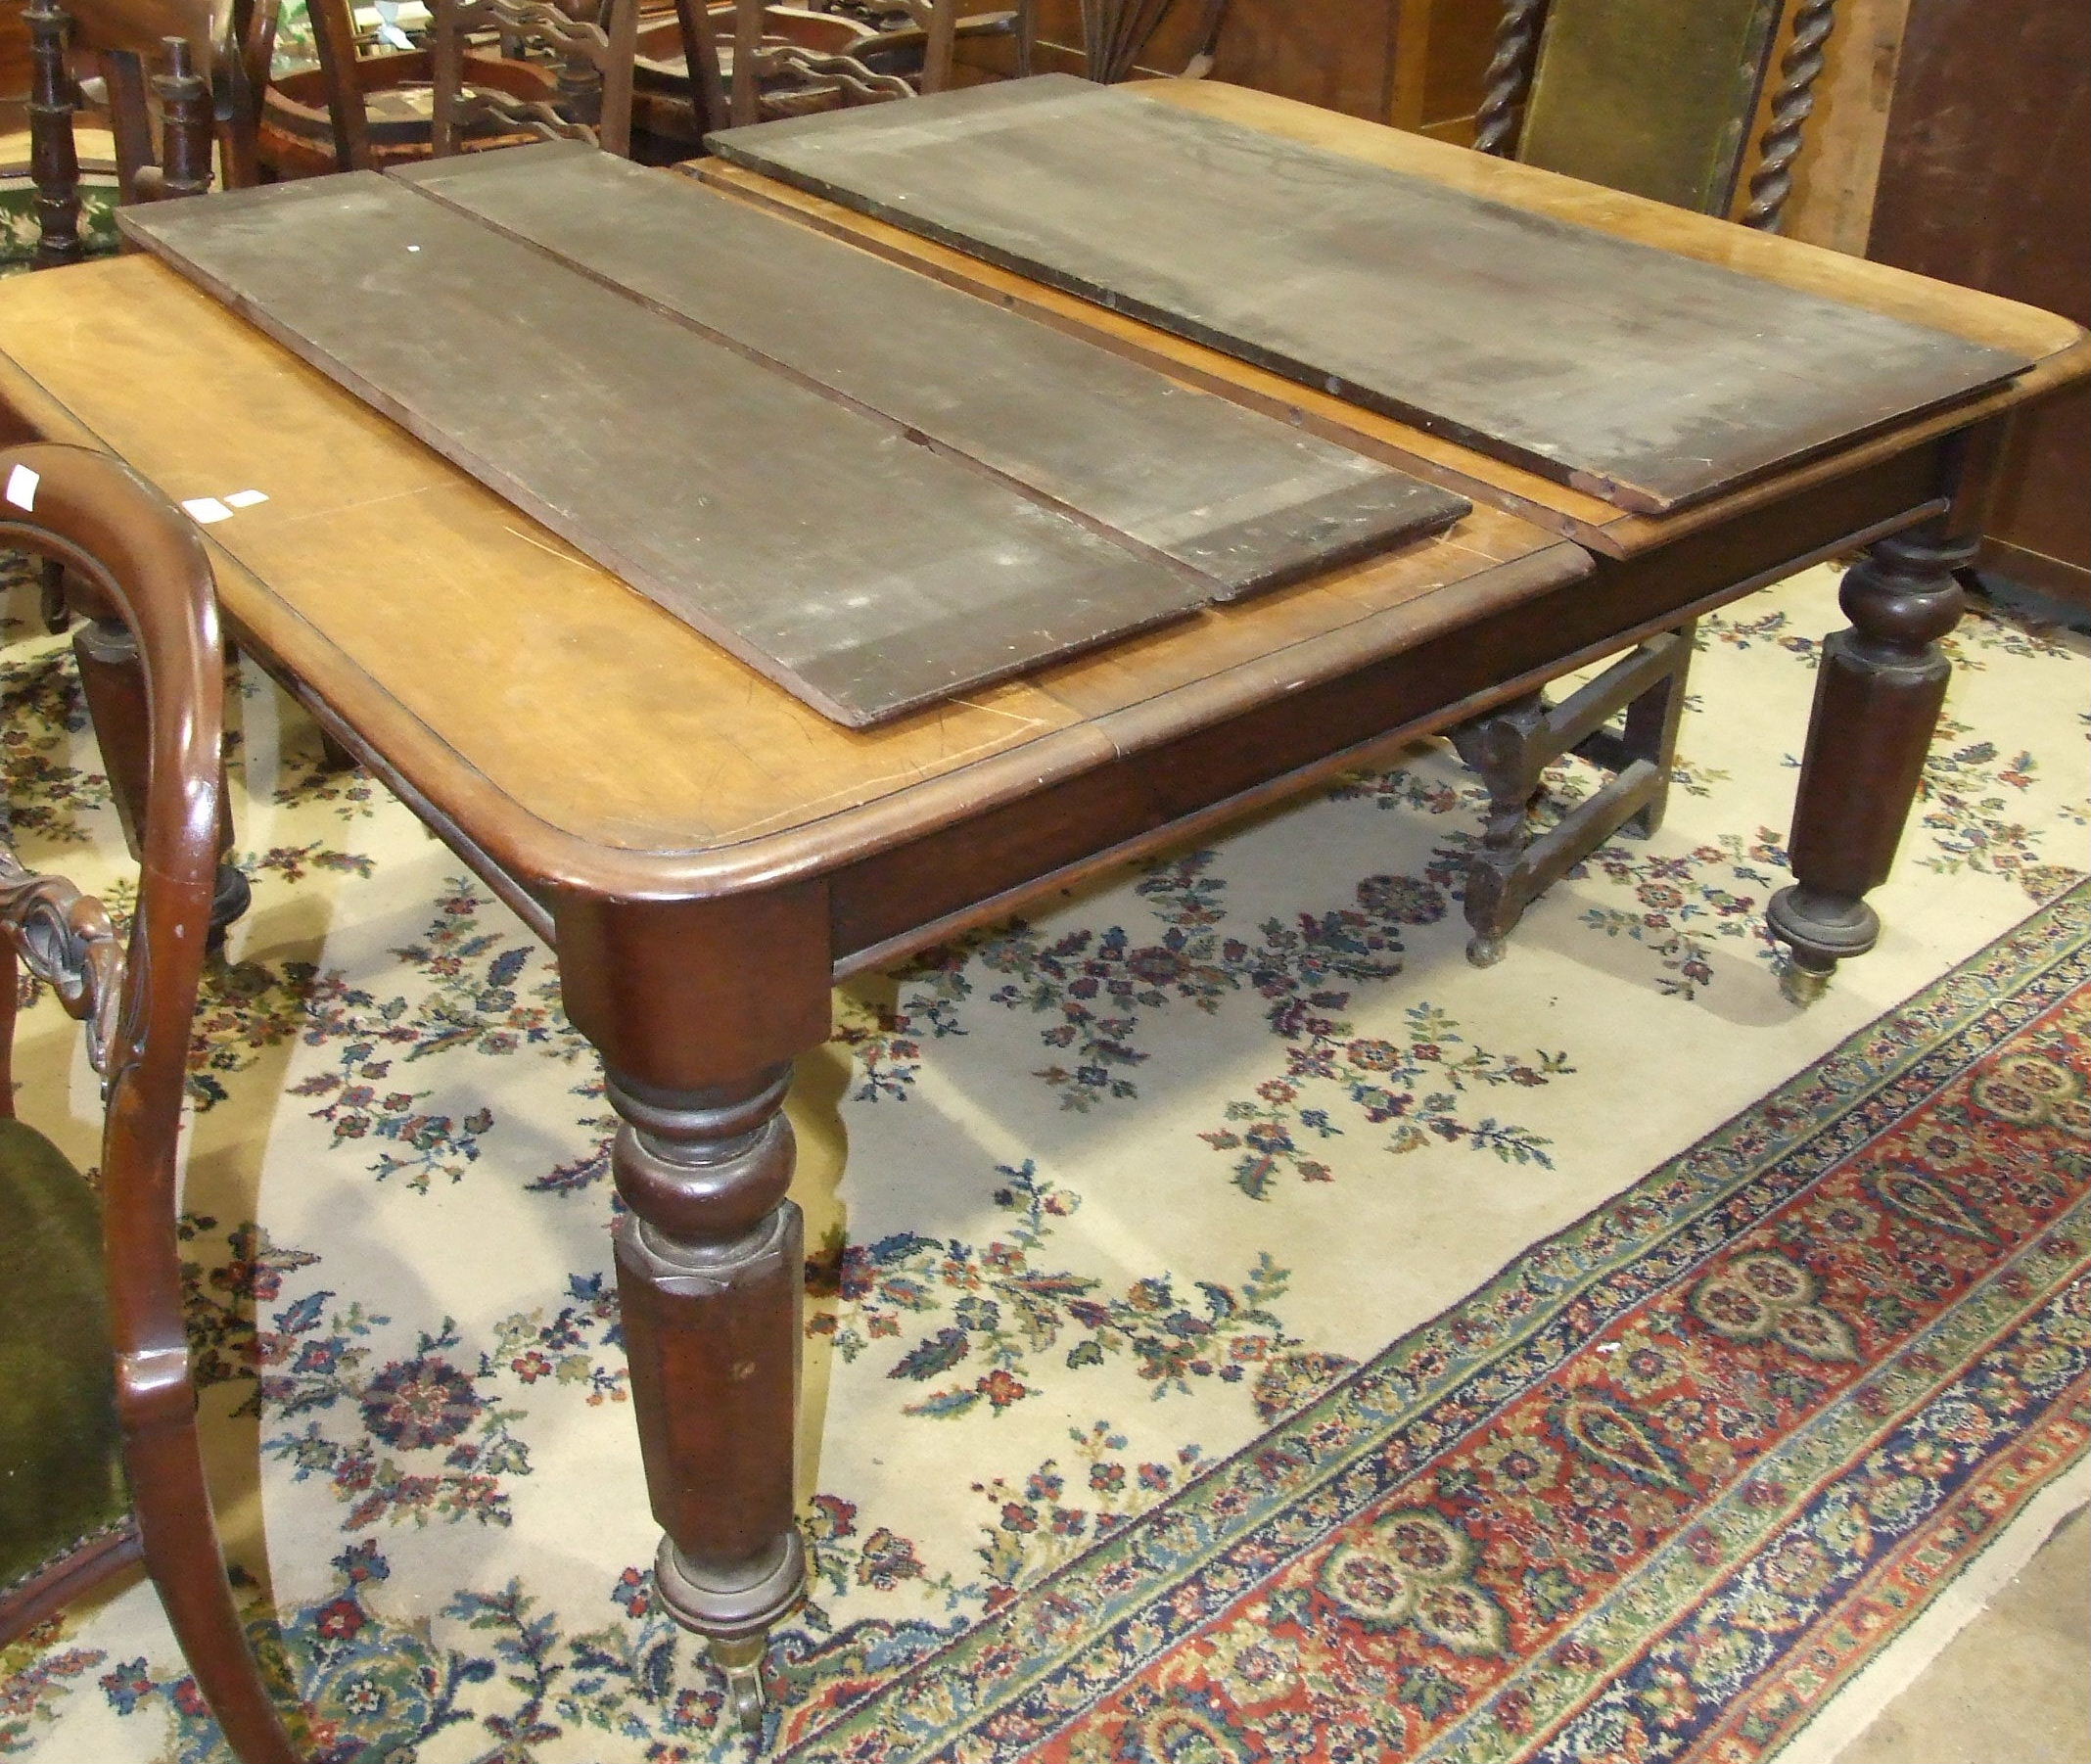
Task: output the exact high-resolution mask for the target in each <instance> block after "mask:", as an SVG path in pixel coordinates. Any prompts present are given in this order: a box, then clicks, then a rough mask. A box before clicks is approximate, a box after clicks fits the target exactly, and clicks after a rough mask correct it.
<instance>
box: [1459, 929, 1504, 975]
mask: <svg viewBox="0 0 2091 1764" xmlns="http://www.w3.org/2000/svg"><path fill="white" fill-rule="evenodd" d="M1509 953H1510V945H1509V943H1508V942H1507V941H1506V940H1505V939H1503V938H1500V937H1483V936H1480V935H1478V934H1477V935H1475V936H1473V937H1470V938H1468V939H1467V940H1466V959H1467V960H1468V961H1469V962H1471V963H1472V964H1473V965H1474V966H1475V967H1477V968H1492V967H1494V966H1495V965H1496V964H1497V963H1498V962H1499V961H1501V960H1502V959H1503V958H1504V956H1506V955H1507V954H1509Z"/></svg>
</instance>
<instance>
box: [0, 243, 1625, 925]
mask: <svg viewBox="0 0 2091 1764" xmlns="http://www.w3.org/2000/svg"><path fill="white" fill-rule="evenodd" d="M0 334H4V335H5V336H6V337H7V339H8V352H9V354H10V355H11V356H12V358H13V361H14V363H15V364H16V365H17V366H18V367H19V368H20V369H21V370H22V371H23V373H25V374H26V375H28V376H30V377H31V379H32V380H33V382H34V384H33V385H31V386H25V387H20V388H18V387H17V386H16V384H15V383H14V381H15V376H14V375H12V374H11V375H9V376H8V380H9V384H8V386H7V388H6V391H7V395H8V396H9V397H10V399H11V400H13V401H15V402H17V403H19V404H22V405H24V406H26V407H27V408H29V409H30V410H31V411H32V412H34V413H35V418H36V420H37V421H38V422H39V424H40V426H41V427H42V428H43V430H44V431H45V433H46V434H48V435H49V436H50V437H51V438H52V439H58V440H64V439H76V440H80V441H88V442H90V443H92V444H98V445H102V446H106V447H109V448H111V449H113V450H115V451H116V452H117V453H120V454H121V455H122V456H123V457H124V458H126V459H128V460H129V461H130V462H131V463H132V464H133V465H135V466H136V467H137V468H138V469H139V470H140V471H141V472H143V473H144V474H145V475H146V476H147V477H148V478H150V479H151V480H152V481H153V482H154V483H156V484H158V485H159V486H160V487H162V488H163V489H164V490H165V491H166V492H167V493H168V494H169V495H171V496H174V497H176V498H178V499H183V500H186V499H189V498H194V497H203V496H211V497H217V498H220V499H222V498H224V497H226V496H228V495H231V494H234V493H236V492H238V491H241V490H248V489H255V490H260V491H262V492H263V493H264V494H265V495H266V496H267V498H268V499H267V500H266V501H265V502H259V503H255V504H253V505H251V506H248V507H244V508H241V509H239V510H238V512H237V513H235V514H234V515H233V516H232V517H231V518H230V519H228V520H224V521H220V522H218V523H216V524H214V525H211V526H209V527H208V528H207V529H206V532H207V534H208V535H209V538H210V540H211V541H212V544H213V547H214V550H215V552H216V561H217V562H218V566H219V588H220V593H221V596H222V599H223V602H224V605H225V608H226V611H227V614H228V616H229V617H230V619H231V620H232V621H233V622H234V624H235V625H236V626H237V627H239V628H240V629H241V630H243V631H245V632H246V633H248V634H249V636H250V638H251V640H252V642H253V643H254V645H255V646H256V648H257V649H258V650H259V651H260V652H261V653H262V654H263V655H264V657H268V658H273V659H274V660H275V661H276V662H278V663H280V664H281V666H283V667H284V668H285V669H287V670H289V671H290V672H292V673H295V674H296V675H297V676H298V677H299V678H300V679H301V680H302V681H303V682H304V684H305V685H306V686H307V687H308V688H309V689H310V690H311V691H312V692H313V693H314V694H315V695H316V696H317V697H318V698H319V699H320V700H322V701H323V702H324V703H325V704H327V705H329V706H331V707H332V708H333V709H335V710H336V711H337V712H338V713H339V714H340V715H341V716H342V717H343V719H344V720H346V721H347V722H349V724H350V725H351V726H353V727H355V728H357V729H358V730H361V731H363V732H364V733H365V735H366V737H367V738H368V739H369V740H370V741H371V742H372V743H373V745H375V746H376V747H377V748H378V749H379V750H380V751H382V752H383V753H385V754H386V756H387V757H388V759H390V760H391V762H392V763H393V764H394V765H395V766H396V767H397V768H398V770H399V772H400V773H401V774H402V776H403V778H404V779H405V781H406V782H407V783H408V784H409V785H411V786H412V787H414V788H415V789H417V790H419V791H420V792H422V793H423V794H424V795H425V796H427V797H428V798H430V799H431V800H433V801H434V802H435V803H437V804H439V805H440V806H441V808H442V809H443V811H444V812H446V813H448V814H449V815H451V816H452V817H454V818H455V820H456V821H457V822H458V824H459V825H460V827H461V828H462V829H463V830H464V831H465V832H466V834H467V835H468V836H469V837H470V838H472V839H473V840H474V841H476V842H477V843H478V844H480V845H481V846H482V847H483V848H485V849H486V850H488V851H489V852H490V853H492V854H493V856H494V857H495V858H496V859H498V860H499V861H501V862H502V863H503V864H505V865H508V866H510V867H512V868H513V869H514V870H515V871H516V872H517V873H518V874H520V875H523V876H534V877H540V878H544V879H547V880H552V881H560V880H565V881H569V882H572V883H574V884H575V885H577V886H582V887H587V888H591V889H594V888H600V889H615V888H624V889H632V890H644V889H646V888H652V887H658V888H661V889H674V888H681V887H687V888H690V889H693V890H697V891H704V890H708V889H712V888H724V887H730V886H733V885H735V884H736V883H741V884H745V883H746V882H747V881H748V880H749V879H751V878H755V877H775V876H780V875H785V874H792V873H807V872H810V871H812V870H813V869H817V868H821V867H826V866H828V865H831V864H835V863H839V862H843V861H846V860H848V859H850V858H852V857H853V856H859V855H861V854H862V853H864V852H866V851H870V850H875V849H877V848H878V847H879V846H880V845H881V844H884V843H889V842H892V841H894V840H897V839H898V838H901V837H903V836H905V834H906V831H907V830H908V829H909V828H911V827H913V826H915V825H917V824H919V823H920V822H921V821H922V820H923V819H924V818H925V817H926V818H928V819H929V820H931V821H934V820H936V819H937V818H939V817H940V816H942V817H948V815H949V811H950V805H951V802H952V800H953V792H957V793H961V794H962V795H963V797H964V800H966V801H967V802H969V803H980V804H985V803H992V802H996V801H999V800H1013V799H1015V798H1017V797H1020V796H1022V795H1024V794H1026V793H1027V792H1030V791H1034V790H1036V789H1037V788H1038V787H1039V786H1040V785H1041V784H1042V783H1046V782H1049V781H1051V780H1052V779H1054V778H1055V777H1059V776H1065V775H1070V774H1072V773H1074V772H1077V771H1080V770H1083V769H1086V768H1088V767H1091V766H1095V765H1096V764H1098V763H1100V762H1102V761H1104V760H1106V759H1108V758H1111V757H1113V756H1116V755H1119V754H1122V753H1126V752H1133V751H1138V749H1139V748H1141V747H1142V746H1145V745H1149V744H1153V743H1157V742H1159V741H1162V740H1166V739H1167V738H1168V737H1169V735H1170V734H1171V733H1173V732H1176V731H1178V730H1181V729H1182V728H1185V727H1188V726H1195V725H1198V724H1200V723H1202V722H1206V721H1211V720H1219V719H1220V718H1223V717H1225V716H1227V715H1229V714H1230V713H1231V712H1232V711H1236V710H1240V709H1242V708H1245V707H1247V706H1249V705H1252V704H1256V703H1260V702H1264V701H1266V700H1268V699H1269V698H1271V697H1273V696H1275V695H1278V694H1281V693H1282V692H1284V691H1285V690H1287V689H1288V688H1289V687H1291V686H1293V685H1295V684H1297V683H1299V682H1302V681H1306V680H1310V679H1315V678H1320V677H1324V676H1327V675H1330V674H1333V673H1340V672H1342V671H1343V670H1344V669H1345V668H1347V667H1351V666H1355V665H1356V663H1357V662H1358V660H1359V659H1360V658H1363V657H1368V656H1371V655H1374V654H1380V653H1385V652H1387V651H1389V650H1393V649H1398V648H1400V647H1402V646H1403V645H1404V644H1405V643H1406V642H1409V641H1413V640H1415V639H1416V637H1417V634H1418V633H1422V632H1425V631H1430V630H1435V629H1441V628H1443V627H1445V626H1446V625H1447V624H1458V623H1460V622H1462V621H1464V620H1465V619H1468V618H1471V617H1474V616H1476V615H1477V613H1478V612H1479V611H1482V610H1487V609H1489V608H1493V607H1496V606H1500V605H1503V604H1506V603H1507V602H1514V601H1515V600H1517V599H1520V598H1524V597H1529V596H1531V595H1534V594H1537V593H1540V592H1542V591H1544V590H1545V589H1546V588H1549V587H1552V586H1554V585H1557V584H1558V583H1560V582H1562V581H1564V580H1573V579H1574V578H1575V577H1577V576H1578V575H1580V574H1581V573H1583V572H1584V571H1586V570H1587V569H1588V567H1589V560H1588V558H1587V556H1586V555H1585V554H1584V553H1583V552H1582V551H1581V550H1580V549H1578V548H1577V547H1575V546H1572V545H1569V544H1566V543H1564V542H1562V541H1560V540H1559V539H1557V537H1556V536H1555V535H1553V534H1547V533H1544V532H1542V531H1540V530H1539V529H1537V528H1534V527H1532V526H1530V525H1529V524H1527V523H1525V522H1522V521H1519V520H1517V519H1515V518H1513V517H1510V516H1507V515H1504V514H1502V513H1500V512H1498V511H1495V510H1491V509H1480V510H1476V511H1475V512H1474V513H1472V514H1471V515H1469V516H1467V517H1466V518H1465V519H1464V520H1463V521H1461V522H1460V523H1459V524H1458V525H1457V526H1456V527H1455V528H1453V529H1452V530H1451V531H1450V532H1448V533H1446V534H1443V535H1441V536H1439V537H1435V538H1430V539H1426V540H1423V541H1421V542H1419V543H1417V544H1415V545H1412V546H1409V547H1407V548H1404V549H1402V550H1399V551H1397V552H1395V553H1393V554H1392V555H1390V556H1387V557H1384V558H1380V559H1376V560H1372V561H1369V562H1366V563H1363V564H1358V565H1353V566H1350V567H1346V568H1344V569H1340V570H1337V571H1335V572H1333V573H1331V574H1330V575H1328V576H1326V577H1324V578H1322V579H1319V580H1314V581H1312V582H1307V583H1302V584H1300V585H1297V586H1294V587H1290V588H1279V589H1276V590H1273V591H1272V592H1271V593H1270V594H1268V595H1265V596H1263V597H1261V598H1258V599H1255V600H1251V601H1246V602H1240V603H1236V604H1233V605H1230V606H1225V607H1212V608H1206V609H1203V610H1201V611H1199V612H1197V613H1195V614H1194V615H1192V617H1191V618H1189V619H1187V620H1185V622H1184V623H1182V624H1180V625H1177V626H1174V627H1168V628H1165V629H1162V630H1159V631H1156V632H1153V633H1151V634H1149V635H1147V636H1144V637H1139V638H1136V639H1134V640H1132V641H1130V642H1127V643H1123V644H1120V645H1118V646H1115V647H1113V648H1111V649H1109V650H1107V651H1103V652H1100V653H1096V654H1093V655H1091V656H1088V657H1085V658H1081V659H1077V660H1075V661H1072V662H1069V663H1066V664H1063V665H1061V666H1058V667H1055V668H1051V669H1048V670H1046V671H1044V672H1042V673H1037V674H1034V675H1031V676H1028V677H1026V678H1023V679H1019V680H1014V681H1009V682H1006V683H1004V684H1001V685H998V686H994V687H991V688H988V689H986V690H984V691H981V692H979V693H976V694H973V695H970V696H969V697H968V698H966V699H965V700H963V701H960V702H953V703H948V704H944V705H940V706H936V707H932V708H930V709H927V710H924V711H920V712H917V713H914V714H912V715H910V716H907V717H905V718H903V719H901V720H898V721H895V722H893V723H890V724H887V725H884V726H882V727H880V728H876V729H871V730H863V731H858V730H851V729H847V728H843V727H840V726H838V725H837V724H835V723H833V722H831V721H829V720H826V719H824V718H823V717H821V716H820V715H819V714H818V713H817V712H815V711H813V709H811V708H810V707H808V706H807V705H805V704H803V703H801V702H800V701H799V700H797V699H796V698H793V697H792V696H791V695H790V694H788V693H786V692H784V691H783V690H782V689H780V688H779V687H777V686H775V685H773V684H771V683H770V682H769V681H768V680H767V679H765V678H764V677H763V676H762V675H760V674H759V673H756V672H755V671H754V670H753V669H751V668H749V667H747V666H746V665H745V664H743V663H741V662H739V661H737V660H735V659H734V658H733V657H732V656H730V655H728V654H727V653H726V652H725V651H723V650H721V649H720V648H719V647H718V646H716V645H715V644H713V643H711V642H709V641H708V640H706V639H705V638H703V637H701V636H699V635H698V634H697V633H696V632H695V631H694V630H692V629H690V628H689V627H687V626H685V625H683V624H682V623H680V622H679V621H678V620H676V619H674V618H673V617H672V616H670V615H669V614H667V613H665V612H663V611H662V610H661V609H660V608H658V607H656V606H654V605H653V604H651V603H650V602H649V601H647V600H645V599H644V598H642V597H641V596H640V595H639V594H637V593H636V592H634V591H632V590H631V589H629V588H627V586H626V585H625V584H624V583H623V582H621V581H619V580H616V579H615V578H614V577H611V576H609V575H608V574H606V573H605V572H603V571H602V570H600V569H599V568H597V567H596V566H595V565H593V564H590V563H588V562H587V561H586V560H585V559H583V558H581V556H580V555H579V554H578V553H577V552H576V551H575V550H574V549H573V548H572V547H571V546H569V545H568V544H566V543H565V541H563V540H561V539H559V538H558V537H556V536H555V535H554V534H551V533H549V532H548V531H547V530H545V529H543V528H541V527H539V526H538V525H537V524H536V523H535V522H534V521H532V520H531V519H530V518H529V517H527V516H525V515H523V514H522V513H520V512H519V511H518V510H516V509H515V508H513V507H512V506H510V505H509V504H508V503H507V502H505V501H503V500H502V499H501V498H500V497H498V496H497V495H495V494H494V493H493V492H492V491H490V490H488V489H487V488H486V487H483V486H482V485H480V484H478V483H477V482H475V481H474V480H472V479H471V478H469V477H467V476H466V475H465V474H464V473H462V472H461V471H459V470H458V469H457V468H456V467H454V466H452V465H450V464H449V463H448V462H447V461H445V460H444V459H442V458H441V456H440V455H438V454H437V453H436V452H434V451H433V450H432V449H430V448H429V447H427V446H425V445H424V444H423V443H421V442H420V441H416V440H414V438H413V437H411V436H410V435H408V434H407V433H406V432H405V431H403V430H402V429H400V428H398V427H397V426H396V425H395V424H394V423H393V422H391V421H390V420H389V419H387V418H386V417H384V416H382V415H380V414H379V413H378V412H376V411H375V410H373V409H371V408H370V407H368V406H367V405H365V404H363V403H362V402H361V401H359V400H358V399H356V398H355V397H353V396H352V395H349V393H347V392H345V391H343V390H342V389H341V388H339V387H337V386H335V385H334V384H333V383H332V382H331V381H329V380H328V379H326V378H325V377H324V376H322V375H321V374H320V373H319V372H318V371H317V370H315V369H313V368H311V367H308V366H307V365H305V364H304V363H303V362H302V361H300V360H299V359H298V358H297V357H296V356H295V355H293V354H292V353H291V352H290V351H289V350H287V349H285V348H282V347H281V346H279V345H277V344H275V343H273V342H271V341H270V340H269V339H268V338H266V337H264V336H263V335H262V334H261V333H260V332H258V331H256V330H255V329H254V328H253V327H252V326H250V325H248V324H246V323H244V322H243V321H241V320H240V319H238V318H237V317H235V316H234V315H233V314H232V313H231V312H229V311H228V310H226V309H225V308H224V307H223V306H221V305H219V304H218V303H217V302H215V301H214V300H212V299H211V298H210V297H209V296H208V295H206V294H205V293H203V292H202V291H201V290H199V289H197V288H195V287H193V286H192V285H190V284H189V283H187V282H185V281H183V280H182V279H181V278H180V277H179V276H177V275H176V274H175V273H174V272H173V271H172V270H170V269H168V268H166V267H165V266H164V265H163V264H161V263H159V262H157V261H154V260H152V259H150V258H146V257H142V256H129V257H121V258H117V259H114V260H108V261H102V262H95V263H89V264H84V265H78V266H74V267H72V268H69V269H66V270H64V271H58V272H51V273H46V274H43V275H35V276H24V277H18V278H14V279H11V280H9V281H7V282H5V283H0ZM69 413H70V414H69Z"/></svg>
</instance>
